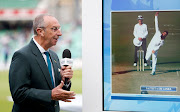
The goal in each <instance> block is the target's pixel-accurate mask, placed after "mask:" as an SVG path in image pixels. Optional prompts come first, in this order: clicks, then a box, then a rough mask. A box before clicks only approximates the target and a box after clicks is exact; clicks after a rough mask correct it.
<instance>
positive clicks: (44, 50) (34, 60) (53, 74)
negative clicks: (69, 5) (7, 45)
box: [9, 14, 75, 112]
mask: <svg viewBox="0 0 180 112" xmlns="http://www.w3.org/2000/svg"><path fill="white" fill-rule="evenodd" d="M33 29H34V37H33V38H32V39H31V41H30V43H29V44H28V45H27V46H25V47H23V48H21V49H20V50H18V51H16V52H15V53H14V55H13V57H12V61H11V66H10V70H9V85H10V91H11V94H12V98H13V100H14V105H13V109H12V112H59V111H60V109H59V102H58V100H62V101H65V102H70V99H74V98H75V97H74V96H75V93H74V92H73V91H69V90H70V87H71V81H70V79H71V78H72V77H73V71H72V69H71V67H70V66H67V67H64V66H63V67H60V64H59V59H58V56H57V54H56V53H55V52H53V51H52V50H50V49H49V48H50V47H52V46H54V45H56V43H57V41H58V38H59V36H61V35H62V33H61V30H60V29H61V26H60V24H59V22H58V20H57V19H56V18H55V17H53V16H51V15H47V14H44V15H39V16H37V17H36V18H35V20H34V21H33ZM65 78H68V79H69V80H68V83H69V84H68V85H69V86H64V81H65Z"/></svg>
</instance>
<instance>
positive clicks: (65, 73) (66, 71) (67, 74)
mask: <svg viewBox="0 0 180 112" xmlns="http://www.w3.org/2000/svg"><path fill="white" fill-rule="evenodd" d="M60 73H61V77H62V80H63V81H64V82H65V78H68V82H69V81H70V79H71V78H72V77H73V71H72V69H71V66H67V67H65V66H62V67H61V71H60Z"/></svg>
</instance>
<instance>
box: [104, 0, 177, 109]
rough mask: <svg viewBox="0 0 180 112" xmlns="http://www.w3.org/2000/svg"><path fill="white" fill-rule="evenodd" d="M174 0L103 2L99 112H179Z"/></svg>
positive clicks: (114, 0) (117, 0) (106, 0)
mask: <svg viewBox="0 0 180 112" xmlns="http://www.w3.org/2000/svg"><path fill="white" fill-rule="evenodd" d="M179 4H180V1H178V0H171V1H169V0H103V94H104V95H103V102H104V103H103V110H104V111H147V112H173V111H175V112H177V111H180V91H179V88H180V58H179V57H180V44H179V43H180V21H179V20H180V5H179ZM135 39H137V40H135ZM148 54H150V55H148ZM148 56H149V58H148Z"/></svg>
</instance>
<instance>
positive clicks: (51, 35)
mask: <svg viewBox="0 0 180 112" xmlns="http://www.w3.org/2000/svg"><path fill="white" fill-rule="evenodd" d="M44 22H45V25H46V27H45V32H44V40H45V43H46V46H47V47H48V48H49V47H52V46H54V45H56V43H57V41H58V39H59V36H61V35H62V33H61V31H60V29H59V28H60V24H59V22H58V21H57V19H56V18H54V17H51V16H45V17H44Z"/></svg>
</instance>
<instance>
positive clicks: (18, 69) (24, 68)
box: [9, 52, 51, 105]
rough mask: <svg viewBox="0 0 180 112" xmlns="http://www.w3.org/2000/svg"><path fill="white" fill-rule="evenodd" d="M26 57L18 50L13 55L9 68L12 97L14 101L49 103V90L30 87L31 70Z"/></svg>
mask: <svg viewBox="0 0 180 112" xmlns="http://www.w3.org/2000/svg"><path fill="white" fill-rule="evenodd" d="M26 58H27V57H26V56H25V55H24V54H23V53H20V52H16V53H14V55H13V58H12V62H11V66H10V70H9V84H10V91H11V94H12V98H13V100H14V102H15V103H33V102H38V103H40V104H42V105H45V104H49V103H50V102H51V90H40V89H35V88H31V76H30V73H31V71H30V65H29V63H28V61H27V59H26Z"/></svg>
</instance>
